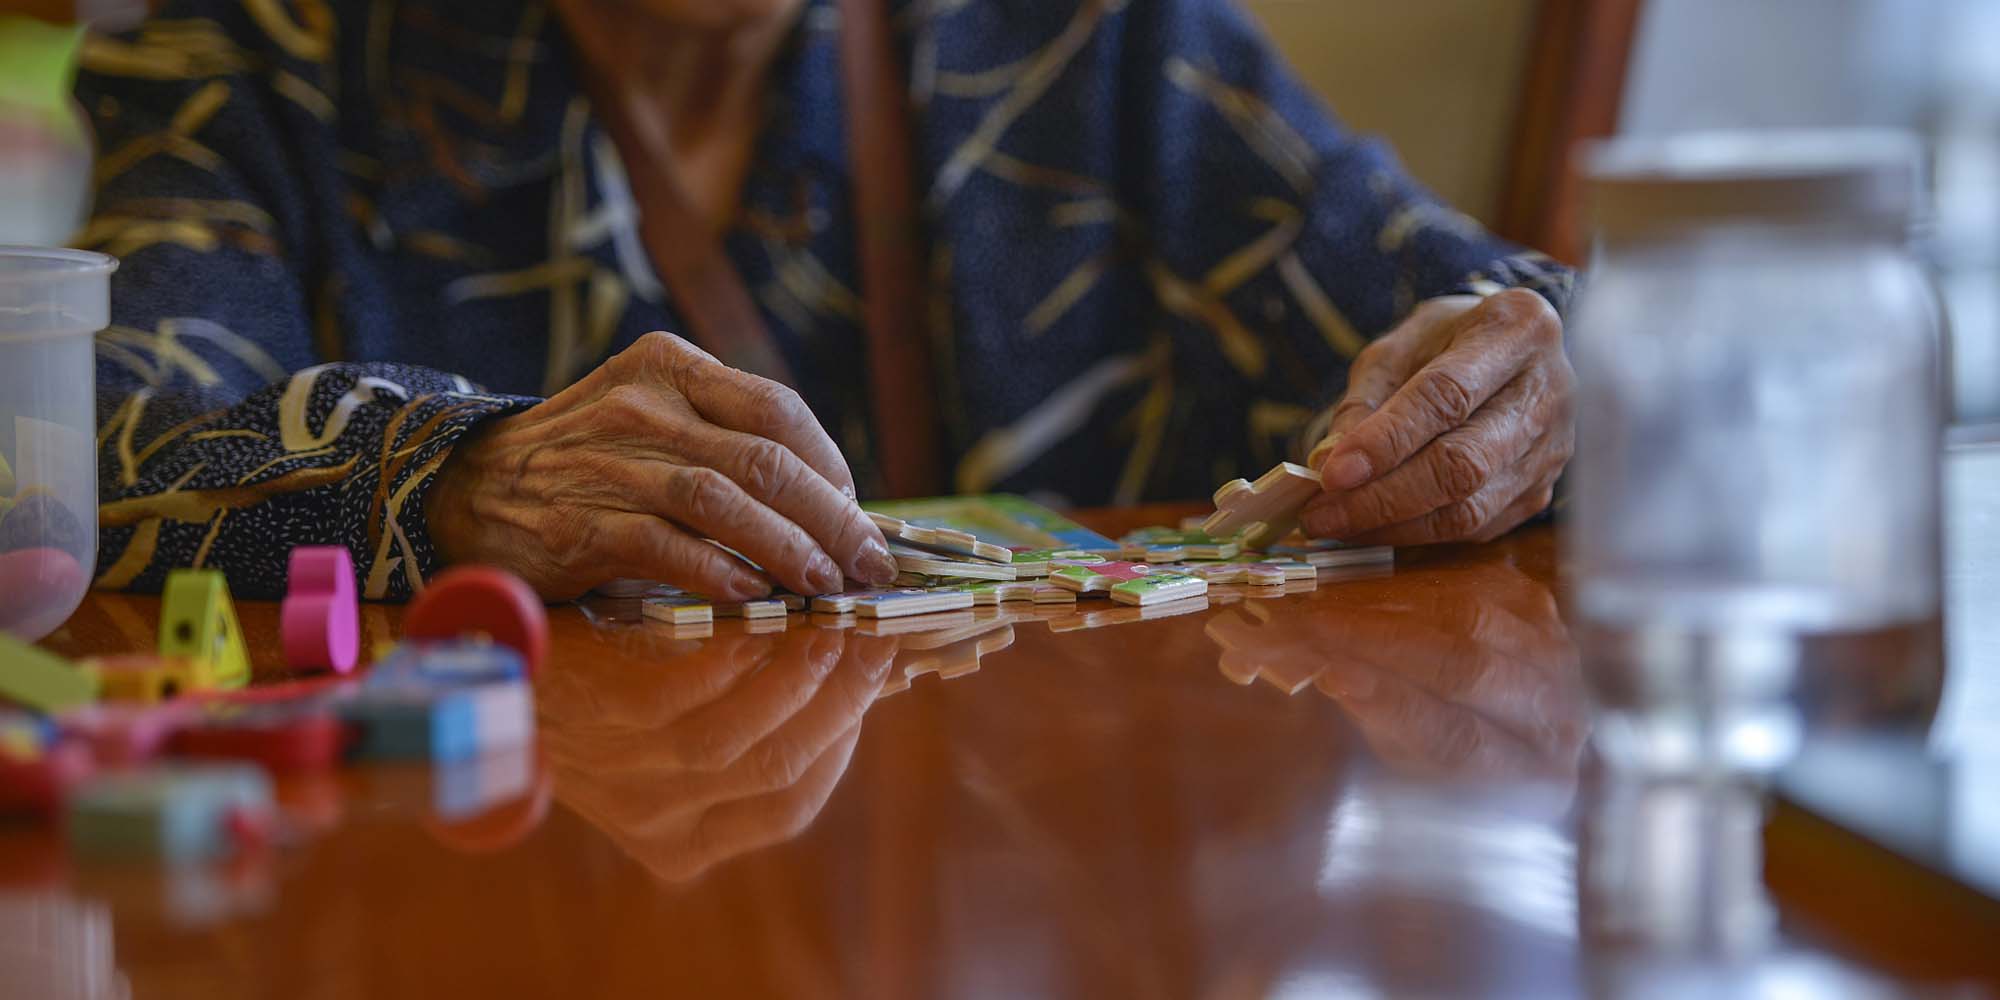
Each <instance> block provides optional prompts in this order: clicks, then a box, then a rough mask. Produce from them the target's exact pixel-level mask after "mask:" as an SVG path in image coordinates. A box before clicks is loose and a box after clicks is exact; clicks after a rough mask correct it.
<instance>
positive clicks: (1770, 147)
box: [1565, 132, 1943, 773]
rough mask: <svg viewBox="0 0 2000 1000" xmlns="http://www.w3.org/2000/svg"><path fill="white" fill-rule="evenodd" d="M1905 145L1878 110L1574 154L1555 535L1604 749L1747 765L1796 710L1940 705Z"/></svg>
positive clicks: (1924, 357) (1928, 344)
mask: <svg viewBox="0 0 2000 1000" xmlns="http://www.w3.org/2000/svg"><path fill="white" fill-rule="evenodd" d="M1921 163H1922V157H1921V150H1920V148H1919V147H1918V146H1917V144H1916V143H1915V141H1914V140H1913V139H1911V138H1909V137H1907V136H1902V135H1898V134H1894V133H1879V132H1831V133H1738V134H1710V135H1694V136H1683V137H1673V138H1667V139H1649V140H1620V141H1618V142H1616V143H1613V144H1611V145H1609V146H1606V147H1602V148H1600V149H1599V150H1598V151H1597V153H1596V155H1595V156H1594V157H1593V158H1592V159H1591V160H1590V161H1589V164H1588V167H1587V172H1588V173H1589V174H1590V176H1591V179H1592V185H1593V194H1594V199H1595V206H1594V207H1595V211H1596V216H1597V220H1598V225H1599V233H1600V235H1599V240H1598V247H1597V253H1596V259H1595V261H1594V267H1593V269H1592V272H1591V274H1590V276H1589V279H1588V280H1587V282H1586V284H1585V287H1584V289H1583V292H1582V295H1581V297H1580V300H1579V302H1578V304H1577V307H1576V309H1575V311H1574V313H1573V315H1572V317H1571V339H1572V343H1573V357H1574V359H1575V362H1576V367H1577V373H1578V383H1579V394H1578V411H1577V433H1578V443H1577V457H1576V462H1575V466H1574V468H1573V471H1572V480H1571V487H1572V493H1573V499H1574V503H1573V505H1572V509H1571V516H1570V517H1569V518H1568V519H1567V521H1566V522H1565V541H1566V548H1567V555H1568V558H1569V562H1570V565H1571V567H1572V570H1573V573H1574V583H1575V586H1574V588H1573V591H1572V592H1573V595H1574V600H1575V603H1576V611H1577V612H1578V614H1579V617H1580V618H1581V623H1582V624H1583V626H1584V628H1583V629H1582V630H1581V632H1582V639H1583V642H1584V655H1585V659H1586V664H1587V669H1588V671H1589V674H1588V676H1589V678H1590V680H1591V684H1592V687H1593V689H1594V692H1595V695H1596V697H1597V700H1598V703H1599V709H1600V713H1599V718H1598V722H1597V726H1596V733H1597V741H1598V745H1599V748H1600V751H1602V752H1603V753H1604V754H1605V755H1606V756H1607V757H1608V758H1609V759H1610V760H1611V761H1612V763H1614V764H1616V765H1626V766H1630V767H1635V768H1638V769H1641V770H1647V771H1669V772H1718V771H1719V772H1739V773H1743V772H1747V773H1761V772H1764V771H1767V770H1769V769H1770V768H1773V767H1777V766H1779V765H1781V764H1782V763H1783V762H1784V761H1785V760H1786V759H1787V758H1788V757H1789V756H1790V755H1791V753H1792V751H1793V749H1794V748H1795V747H1796V746H1797V745H1798V743H1799V741H1800V739H1801V738H1803V737H1804V735H1805V733H1806V730H1807V728H1808V727H1809V726H1812V725H1815V724H1834V722H1835V720H1844V721H1856V720H1861V719H1864V718H1868V717H1870V716H1875V717H1878V718H1882V719H1884V720H1885V721H1887V719H1888V717H1890V716H1897V715H1900V716H1902V717H1903V718H1902V719H1901V720H1900V721H1903V722H1918V723H1921V722H1926V721H1927V719H1928V715H1929V713H1931V712H1932V711H1934V709H1935V698H1936V693H1937V690H1938V686H1939V678H1940V674H1939V671H1940V666H1939V662H1938V656H1937V649H1938V641H1937V636H1938V631H1939V628H1938V622H1939V604H1940V590H1941V575H1940V570H1939V549H1940V543H1939V520H1940V518H1939V454H1940V447H1941V438H1942V431H1941V419H1940V417H1941V412H1942V409H1943V407H1942V398H1941V396H1942V393H1941V379H1940V366H1939V362H1938V355H1939V318H1938V309H1937V300H1936V296H1935V292H1934V289H1933V287H1932V285H1931V284H1930V282H1929V280H1928V278H1927V275H1926V274H1925V273H1924V271H1923V269H1922V267H1921V266H1920V265H1919V262H1918V261H1917V259H1916V257H1915V255H1914V254H1913V253H1912V251H1911V250H1910V247H1909V233H1910V231H1911V227H1912V219H1913V218H1914V217H1915V216H1916V214H1917V206H1918V204H1919V197H1918V196H1919V192H1920V190H1921V185H1920V183H1919V177H1920V170H1921ZM1843 724H1844V722H1843Z"/></svg>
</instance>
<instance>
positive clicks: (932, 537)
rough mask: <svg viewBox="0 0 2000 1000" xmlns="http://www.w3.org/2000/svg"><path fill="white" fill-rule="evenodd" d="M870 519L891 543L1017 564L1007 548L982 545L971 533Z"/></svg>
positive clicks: (895, 519) (892, 519)
mask: <svg viewBox="0 0 2000 1000" xmlns="http://www.w3.org/2000/svg"><path fill="white" fill-rule="evenodd" d="M868 519H869V520H871V521H874V522H875V526H876V527H877V528H880V529H882V536H883V537H884V538H887V539H888V540H889V541H890V542H891V543H895V542H902V543H904V544H905V545H911V546H915V547H917V548H920V549H927V550H929V551H931V552H943V553H946V554H948V555H954V556H959V557H960V558H965V559H983V560H985V561H987V562H996V563H1005V562H1013V561H1014V551H1013V550H1012V549H1009V548H1007V547H1006V546H1004V545H995V544H993V543H991V542H982V541H980V540H979V538H978V537H977V536H975V535H973V534H972V533H971V532H966V531H953V530H952V529H950V528H926V527H923V526H921V525H916V524H911V523H910V522H908V521H905V520H903V519H902V518H899V517H890V516H889V515H887V514H876V513H872V512H871V513H870V514H869V515H868Z"/></svg>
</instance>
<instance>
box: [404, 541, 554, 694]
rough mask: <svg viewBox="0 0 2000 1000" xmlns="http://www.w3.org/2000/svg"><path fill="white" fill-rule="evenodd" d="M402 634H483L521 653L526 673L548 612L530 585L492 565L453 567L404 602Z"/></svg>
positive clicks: (542, 639)
mask: <svg viewBox="0 0 2000 1000" xmlns="http://www.w3.org/2000/svg"><path fill="white" fill-rule="evenodd" d="M403 634H404V635H405V636H407V637H408V638H411V639H434V640H443V639H462V638H466V637H468V636H475V635H484V636H486V637H487V638H490V639H492V640H493V641H494V642H497V643H499V644H500V645H502V646H506V647H508V648H509V649H512V650H513V651H515V652H517V653H519V654H521V660H522V662H523V663H524V664H525V665H526V666H527V669H528V673H529V674H530V675H531V676H532V675H533V674H534V673H535V672H536V671H539V670H540V669H541V667H542V659H543V657H545V656H546V655H547V654H548V649H549V612H548V609H546V608H544V607H542V599H541V598H540V597H538V596H536V594H535V591H534V588H532V587H529V586H528V584H527V583H526V582H525V581H523V580H522V579H521V578H520V577H518V576H515V575H514V574H512V573H509V572H507V571H506V570H504V569H499V568H497V567H493V566H455V567H453V568H451V569H448V570H445V571H444V572H443V573H440V574H438V576H437V579H434V580H432V581H431V582H430V585H429V586H427V587H425V588H424V592H423V593H421V594H418V595H417V599H416V600H414V601H412V602H410V611H409V614H407V615H405V616H403Z"/></svg>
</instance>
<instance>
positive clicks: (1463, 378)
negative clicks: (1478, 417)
mask: <svg viewBox="0 0 2000 1000" xmlns="http://www.w3.org/2000/svg"><path fill="white" fill-rule="evenodd" d="M1450 323H1451V327H1450V332H1449V335H1448V336H1447V338H1446V346H1445V347H1444V349H1443V350H1442V351H1441V352H1439V353H1437V354H1436V356H1435V357H1433V358H1431V359H1430V360H1429V361H1428V362H1427V363H1426V364H1424V365H1423V367H1421V368H1420V369H1418V370H1417V371H1416V372H1415V373H1413V374H1411V375H1410V377H1409V379H1408V380H1407V381H1405V382H1403V383H1402V384H1401V385H1400V386H1399V387H1398V388H1397V389H1396V390H1395V392H1394V394H1393V395H1391V396H1390V397H1389V398H1388V400H1387V401H1386V402H1384V403H1383V404H1382V405H1381V407H1380V408H1379V409H1377V410H1375V411H1374V412H1373V413H1372V414H1370V415H1368V417H1367V418H1366V419H1363V420H1361V421H1360V422H1358V423H1357V424H1355V425H1354V426H1353V427H1352V428H1351V429H1350V430H1348V431H1346V433H1344V434H1343V435H1342V437H1341V439H1340V440H1339V441H1338V442H1337V443H1336V444H1334V445H1333V446H1332V447H1331V448H1329V449H1327V450H1326V451H1325V452H1324V453H1323V455H1322V458H1323V461H1324V465H1323V466H1322V467H1321V475H1322V477H1323V478H1324V481H1325V484H1326V487H1327V489H1328V490H1347V489H1353V488H1355V487H1358V486H1360V485H1361V484H1363V483H1366V482H1368V481H1370V480H1372V479H1374V478H1376V477H1377V476H1381V475H1383V474H1385V473H1387V472H1389V471H1390V470H1391V469H1394V468H1396V467H1397V466H1399V465H1401V464H1403V463H1404V462H1406V461H1408V460H1409V459H1410V458H1411V457H1412V456H1414V455H1416V454H1417V453H1418V452H1419V451H1421V450H1422V449H1423V448H1424V447H1425V446H1426V445H1428V444H1429V443H1430V442H1431V441H1432V440H1434V439H1436V438H1437V437H1438V436H1439V435H1441V434H1443V433H1445V432H1446V431H1449V430H1451V429H1452V428H1454V427H1457V426H1459V425H1460V424H1463V423H1465V422H1466V421H1467V420H1469V419H1471V417H1472V415H1473V414H1474V413H1477V412H1478V411H1479V409H1480V408H1481V407H1482V406H1484V405H1486V403H1487V401H1488V400H1490V399H1491V398H1492V397H1493V396H1494V395H1495V394H1496V393H1498V392H1499V391H1500V390H1501V389H1502V388H1504V387H1505V386H1506V385H1507V384H1508V383H1510V382H1512V381H1513V380H1514V377H1515V376H1516V375H1518V374H1519V373H1520V372H1521V370H1522V369H1523V368H1525V367H1526V366H1527V365H1528V363H1529V362H1530V361H1531V360H1532V359H1533V358H1534V357H1535V356H1536V354H1537V353H1538V352H1542V351H1547V350H1550V349H1552V348H1554V349H1559V347H1560V342H1561V335H1562V329H1561V322H1560V320H1558V319H1557V318H1556V317H1555V313H1554V310H1553V309H1552V308H1550V307H1549V305H1548V303H1547V302H1546V301H1544V300H1543V299H1542V298H1541V297H1540V296H1537V295H1534V294H1533V293H1530V292H1520V291H1511V292H1502V293H1500V294H1499V295H1495V296H1493V297H1492V298H1489V299H1487V300H1486V301H1485V302H1483V303H1481V304H1480V305H1479V306H1478V307H1477V308H1475V309H1472V310H1470V311H1468V312H1466V313H1464V314H1463V315H1460V316H1458V317H1457V318H1455V319H1453V320H1451V321H1450Z"/></svg>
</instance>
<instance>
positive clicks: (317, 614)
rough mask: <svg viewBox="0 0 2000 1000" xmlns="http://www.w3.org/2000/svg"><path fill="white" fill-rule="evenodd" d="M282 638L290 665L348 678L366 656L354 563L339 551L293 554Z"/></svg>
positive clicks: (312, 549) (320, 548)
mask: <svg viewBox="0 0 2000 1000" xmlns="http://www.w3.org/2000/svg"><path fill="white" fill-rule="evenodd" d="M286 584H287V585H286V590H285V602H284V604H283V605H282V606H281V607H280V608H279V610H278V632H279V635H280V637H281V638H282V639H283V640H284V647H285V662H286V663H288V664H290V665H292V666H294V667H300V668H305V667H317V668H320V669H329V668H330V669H332V670H334V671H337V672H339V673H343V674H344V673H347V672H348V671H350V670H353V669H354V662H355V659H356V658H357V656H358V654H359V653H360V651H361V609H360V605H358V604H357V603H356V602H355V598H354V560H353V559H352V558H351V557H350V556H348V554H347V550H346V549H345V548H342V547H341V546H338V545H305V546H300V547H299V548H296V549H293V550H292V558H291V564H290V568H289V572H288V577H287V581H286Z"/></svg>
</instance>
